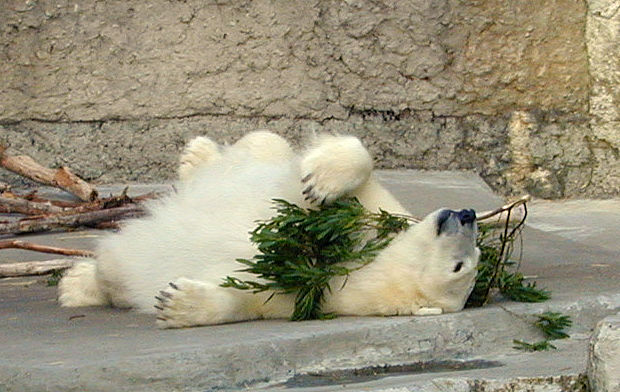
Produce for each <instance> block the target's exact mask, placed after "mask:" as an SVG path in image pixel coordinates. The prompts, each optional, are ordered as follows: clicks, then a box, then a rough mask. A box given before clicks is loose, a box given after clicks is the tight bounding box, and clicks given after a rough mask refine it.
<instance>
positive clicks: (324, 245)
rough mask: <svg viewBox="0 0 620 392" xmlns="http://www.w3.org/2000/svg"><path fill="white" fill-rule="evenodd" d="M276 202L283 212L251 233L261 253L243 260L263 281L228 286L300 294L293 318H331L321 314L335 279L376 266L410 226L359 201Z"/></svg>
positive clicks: (227, 283)
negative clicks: (319, 204)
mask: <svg viewBox="0 0 620 392" xmlns="http://www.w3.org/2000/svg"><path fill="white" fill-rule="evenodd" d="M274 203H275V209H276V211H277V214H276V215H275V216H274V217H273V218H271V219H270V220H268V221H264V222H259V224H258V227H256V229H255V230H254V231H252V233H251V237H250V238H251V240H252V242H254V243H255V244H256V245H257V246H258V250H259V252H260V253H259V254H257V255H256V256H254V258H252V259H251V260H246V259H238V260H237V261H238V262H240V263H242V264H244V265H246V266H247V268H245V269H243V270H242V271H244V272H250V273H253V274H255V275H257V277H258V278H260V279H261V281H260V282H259V281H250V280H245V281H243V280H240V279H237V278H234V277H230V276H229V277H226V280H225V282H224V283H223V284H222V286H224V287H234V288H237V289H241V290H253V291H254V292H262V291H266V290H273V292H274V294H278V293H282V294H288V293H295V295H296V297H295V310H294V312H293V315H292V316H291V320H309V319H321V318H326V317H331V315H329V314H324V313H323V312H322V311H321V303H322V299H323V296H324V294H325V290H331V287H329V281H330V280H331V279H332V278H333V277H335V276H347V275H349V274H350V273H351V272H353V271H354V270H357V269H359V268H361V267H363V266H364V265H366V264H368V263H369V262H371V261H372V260H373V258H374V257H375V255H376V254H377V252H379V251H380V250H381V249H383V248H385V247H386V246H387V245H388V244H389V243H390V241H391V240H392V238H394V235H395V234H396V233H398V232H400V231H402V230H403V229H405V228H406V227H408V223H407V220H406V219H405V218H400V217H396V216H393V215H391V214H388V213H387V212H385V211H381V212H380V213H378V214H377V213H371V212H369V211H368V210H366V209H365V208H364V207H363V206H362V205H361V204H360V203H359V201H358V200H357V199H342V200H337V201H335V202H334V203H332V204H330V205H329V206H324V207H322V208H320V209H317V210H313V209H304V208H301V207H299V206H297V205H295V204H292V203H289V202H287V201H285V200H281V199H276V200H274ZM345 282H346V281H345ZM269 299H271V297H270V298H269ZM269 299H268V300H269Z"/></svg>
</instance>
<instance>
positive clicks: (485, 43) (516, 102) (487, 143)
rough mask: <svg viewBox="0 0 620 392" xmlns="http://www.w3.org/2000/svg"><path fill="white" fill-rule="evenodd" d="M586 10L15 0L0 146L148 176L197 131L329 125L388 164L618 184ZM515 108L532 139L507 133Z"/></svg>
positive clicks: (0, 87) (527, 182)
mask: <svg viewBox="0 0 620 392" xmlns="http://www.w3.org/2000/svg"><path fill="white" fill-rule="evenodd" d="M600 1H601V2H602V1H603V0H600ZM588 15H593V13H592V12H590V13H589V14H588V13H587V8H586V3H584V2H583V1H580V0H548V1H543V2H537V4H536V6H535V7H533V6H532V3H531V1H529V0H515V1H511V2H505V1H500V0H480V1H473V0H461V1H459V0H410V1H404V0H403V1H384V2H381V1H355V0H351V1H336V0H334V1H327V0H314V1H291V0H281V1H241V0H237V1H235V0H232V1H213V2H203V1H198V0H194V1H192V0H188V1H186V2H170V1H163V0H159V1H149V2H143V1H107V2H96V1H82V2H68V1H51V0H49V1H6V2H5V3H4V5H3V7H2V9H0V22H1V25H0V29H1V30H0V34H1V35H0V72H2V75H3V79H2V81H0V140H4V141H5V142H8V143H9V144H10V145H11V146H12V147H13V148H15V149H17V150H21V151H22V152H25V153H32V154H33V155H35V156H37V158H40V159H41V160H42V161H44V162H46V163H50V164H60V163H64V164H69V165H70V166H71V167H73V168H76V170H77V171H78V172H79V173H81V174H83V175H85V176H86V177H88V178H91V179H96V180H98V181H116V180H141V181H144V180H163V179H167V178H170V177H172V176H173V175H174V174H173V167H174V161H175V159H176V154H177V152H178V150H179V149H180V148H181V146H182V145H183V143H184V142H185V141H186V140H187V139H189V138H190V137H191V136H193V135H196V134H202V133H207V134H209V135H213V136H215V137H216V138H218V140H220V141H224V140H233V139H234V138H236V137H238V136H239V135H242V134H243V133H245V132H247V131H248V130H251V129H253V128H255V127H266V128H270V129H273V130H275V131H277V132H279V133H281V134H283V135H285V136H287V137H288V138H289V139H291V140H293V141H299V140H300V139H301V138H302V137H304V136H306V135H308V134H309V133H311V132H312V131H324V130H327V131H338V132H349V133H355V134H358V135H360V136H362V137H363V138H364V140H365V141H366V143H367V144H368V145H369V146H370V148H371V150H372V151H373V153H374V154H375V156H376V158H377V163H378V165H379V166H383V167H418V168H419V167H422V168H430V169H447V168H450V169H454V168H471V169H476V170H477V171H478V172H480V173H481V174H482V175H483V176H484V177H485V178H486V179H487V181H488V182H489V183H490V184H491V185H492V186H494V187H495V188H496V189H498V190H500V191H505V192H521V191H531V192H534V193H536V194H538V195H540V196H543V197H561V196H589V195H598V196H605V195H613V194H614V193H615V194H617V192H618V180H617V179H615V180H613V179H612V180H606V179H607V177H608V176H607V174H608V171H605V170H602V171H601V170H599V168H600V167H602V163H601V162H603V161H605V162H607V163H609V162H610V159H612V161H613V159H615V161H613V162H615V163H616V164H617V158H618V157H617V155H618V147H617V145H614V144H613V143H612V142H608V139H610V138H613V137H615V136H616V134H615V132H616V131H617V128H613V127H612V128H610V129H608V130H603V131H599V132H598V133H597V132H596V131H594V130H593V129H594V128H593V126H592V125H591V124H590V120H591V119H592V118H594V117H593V116H591V114H590V111H589V110H590V106H591V105H592V103H591V101H592V99H591V97H590V87H591V79H592V78H593V77H592V76H591V74H590V68H591V67H592V65H591V64H592V62H593V60H592V58H589V57H588V51H587V50H586V49H587V48H586V42H587V41H586V37H585V36H584V31H585V30H586V25H587V23H589V19H588ZM603 24H604V23H603ZM590 25H591V24H590ZM610 34H611V33H610ZM595 35H596V34H595ZM602 50H603V49H602ZM601 74H602V75H606V71H601ZM608 106H609V105H608ZM606 110H607V109H603V110H602V112H601V113H606ZM515 112H517V113H522V112H523V113H526V115H527V117H528V118H530V120H529V121H530V122H532V123H533V124H534V125H532V126H531V127H529V128H527V129H528V131H527V140H529V142H528V143H522V144H519V143H515V142H514V141H513V140H512V139H511V135H513V136H512V137H514V136H515V135H517V134H518V132H519V131H518V130H517V131H514V130H513V129H512V128H511V124H516V123H515V122H514V121H512V120H511V119H513V118H514V116H515V114H514V113H515ZM601 116H602V114H601ZM601 118H602V117H601ZM592 121H594V120H592ZM598 123H601V124H606V123H607V120H606V119H603V120H601V121H599V122H598ZM522 136H523V135H522ZM517 139H518V137H517ZM605 143H608V147H605V146H606V144H605ZM519 145H520V146H521V147H518V146H519ZM599 147H600V148H599ZM518 148H521V149H522V151H521V150H518ZM597 148H598V150H597ZM515 149H517V150H515ZM599 150H600V151H599ZM99 154H101V155H99ZM80 155H84V156H80ZM97 155H99V156H101V157H102V159H99V160H92V159H91V157H93V156H97ZM513 155H514V156H521V157H526V158H527V162H528V163H527V164H526V165H520V166H519V165H515V164H514V162H513V161H514V159H513ZM610 157H611V158H610ZM517 161H518V159H517ZM597 170H598V171H597ZM541 173H542V174H541ZM597 176H598V177H597ZM606 176H607V177H606ZM599 177H600V178H599ZM605 181H607V182H605ZM614 181H615V182H614Z"/></svg>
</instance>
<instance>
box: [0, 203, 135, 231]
mask: <svg viewBox="0 0 620 392" xmlns="http://www.w3.org/2000/svg"><path fill="white" fill-rule="evenodd" d="M142 215H144V207H142V206H140V205H136V204H129V205H124V206H121V207H115V208H108V209H105V210H96V211H88V212H82V213H76V214H70V215H53V216H49V217H44V218H38V219H22V220H19V221H16V222H8V223H0V234H24V233H35V232H44V231H50V230H54V229H59V228H67V227H79V226H92V225H96V224H98V223H100V222H105V221H113V220H118V219H126V218H133V217H138V216H142Z"/></svg>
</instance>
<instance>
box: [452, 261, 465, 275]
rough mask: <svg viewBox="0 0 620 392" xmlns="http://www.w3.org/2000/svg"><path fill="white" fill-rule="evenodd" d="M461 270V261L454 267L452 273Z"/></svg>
mask: <svg viewBox="0 0 620 392" xmlns="http://www.w3.org/2000/svg"><path fill="white" fill-rule="evenodd" d="M461 268H463V262H462V261H459V262H458V263H456V265H455V266H454V270H453V271H452V272H459V271H460V270H461Z"/></svg>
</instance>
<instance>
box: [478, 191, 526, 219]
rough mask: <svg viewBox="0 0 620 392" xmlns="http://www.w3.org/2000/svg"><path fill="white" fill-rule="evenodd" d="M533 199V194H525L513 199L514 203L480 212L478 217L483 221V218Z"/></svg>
mask: <svg viewBox="0 0 620 392" xmlns="http://www.w3.org/2000/svg"><path fill="white" fill-rule="evenodd" d="M530 200H532V196H530V195H525V196H521V197H520V198H518V199H517V200H515V201H513V202H512V203H508V204H506V205H503V206H501V207H500V208H496V209H494V210H492V211H487V212H483V213H482V214H480V215H479V216H478V217H477V218H476V219H477V220H479V221H481V220H485V219H489V218H491V217H493V216H495V215H497V214H501V213H502V212H504V211H510V210H512V209H513V208H514V207H516V206H517V205H519V204H525V203H527V202H528V201H530Z"/></svg>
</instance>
